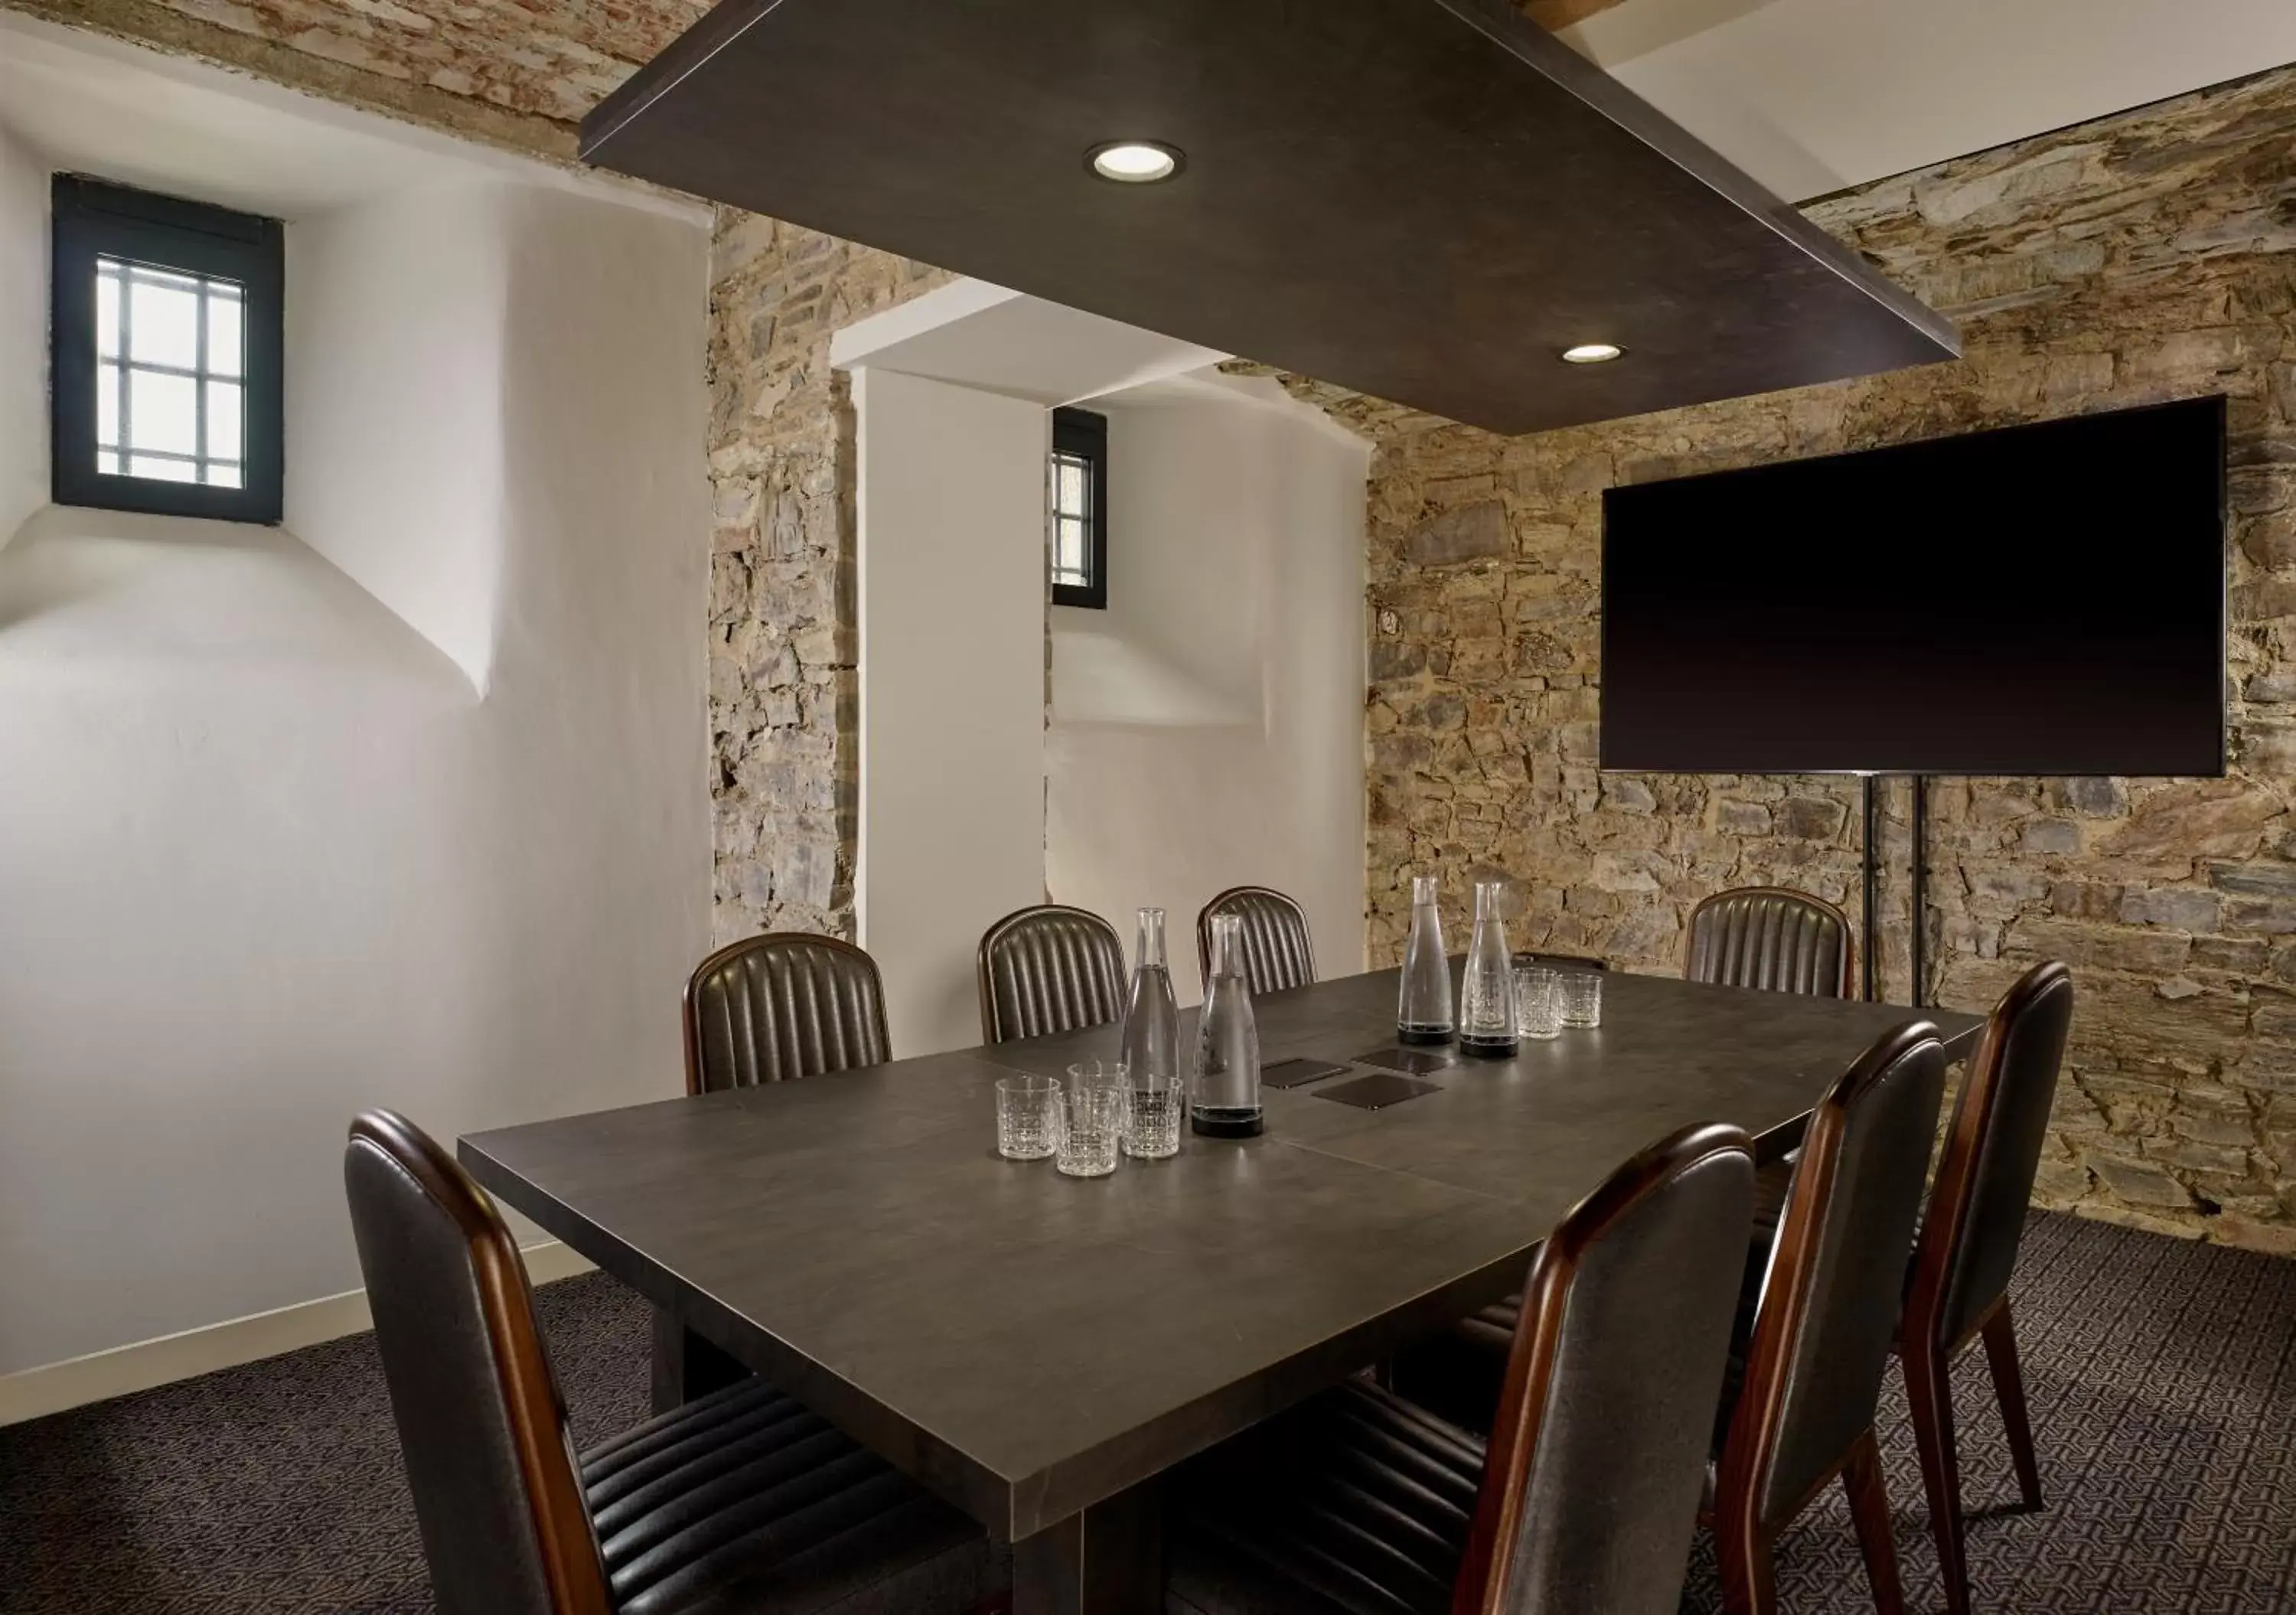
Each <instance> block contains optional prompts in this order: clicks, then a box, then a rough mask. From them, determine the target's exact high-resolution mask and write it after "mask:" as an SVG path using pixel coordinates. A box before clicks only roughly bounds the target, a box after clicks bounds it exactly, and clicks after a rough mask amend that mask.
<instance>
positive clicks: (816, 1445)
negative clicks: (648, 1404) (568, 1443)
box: [580, 1381, 1008, 1615]
mask: <svg viewBox="0 0 2296 1615" xmlns="http://www.w3.org/2000/svg"><path fill="white" fill-rule="evenodd" d="M580 1464H581V1477H582V1488H583V1491H584V1493H585V1494H586V1496H587V1497H588V1500H589V1504H590V1512H591V1516H592V1519H593V1520H594V1522H595V1524H596V1527H597V1532H598V1540H599V1544H600V1547H601V1549H602V1551H603V1554H604V1557H605V1562H606V1574H607V1578H608V1579H609V1581H610V1582H611V1586H612V1589H613V1595H614V1603H615V1608H616V1610H617V1611H618V1612H619V1615H672V1612H673V1611H675V1612H676V1615H704V1612H707V1615H736V1612H740V1615H828V1612H831V1611H836V1612H839V1615H860V1612H861V1611H872V1612H875V1611H903V1612H904V1615H906V1612H908V1611H914V1612H916V1615H942V1612H944V1611H945V1612H946V1615H961V1612H962V1611H968V1610H971V1609H972V1608H973V1607H974V1606H975V1605H976V1604H978V1603H980V1602H981V1601H982V1600H983V1599H985V1598H987V1597H988V1596H989V1595H991V1594H992V1593H994V1592H996V1591H997V1590H999V1589H1000V1588H1001V1587H1002V1586H1005V1585H1008V1582H1006V1581H1005V1580H1000V1575H1001V1574H1002V1572H1001V1571H1000V1570H999V1567H998V1566H997V1565H996V1563H995V1562H993V1559H992V1555H991V1553H990V1549H989V1544H988V1536H987V1534H986V1533H985V1532H984V1531H982V1530H981V1529H980V1527H979V1526H978V1525H975V1524H974V1523H973V1522H972V1521H969V1520H967V1519H965V1518H964V1516H963V1515H962V1514H960V1513H957V1512H956V1511H955V1509H952V1508H950V1507H949V1506H948V1505H947V1504H944V1503H942V1502H940V1501H939V1500H938V1499H936V1498H934V1497H932V1496H929V1495H927V1494H926V1493H925V1492H924V1491H923V1490H922V1488H919V1487H918V1486H917V1485H916V1484H915V1483H914V1481H912V1480H908V1479H907V1478H906V1477H905V1476H903V1475H901V1474H899V1473H898V1472H896V1471H895V1470H894V1469H893V1468H892V1467H891V1466H890V1465H889V1464H887V1463H885V1462H884V1461H883V1460H882V1459H881V1458H879V1457H877V1456H876V1455H873V1454H872V1453H870V1452H867V1451H865V1449H863V1448H862V1447H858V1446H856V1445H855V1444H854V1443H853V1442H852V1441H851V1440H849V1439H847V1438H846V1437H845V1436H844V1435H843V1434H842V1433H840V1431H837V1430H835V1429H834V1428H832V1426H831V1425H830V1424H828V1423H827V1422H824V1421H823V1420H822V1419H820V1418H818V1417H816V1416H815V1415H814V1414H811V1413H808V1411H807V1410H806V1409H805V1408H804V1407H802V1406H799V1404H798V1403H796V1402H795V1401H792V1400H791V1398H789V1397H787V1396H785V1395H783V1393H782V1392H780V1391H778V1390H775V1389H774V1388H773V1387H772V1386H770V1385H768V1384H766V1383H765V1382H763V1381H745V1382H743V1383H742V1384H739V1385H734V1386H729V1387H728V1388H726V1390H721V1391H718V1392H717V1393H716V1394H714V1395H712V1396H709V1397H704V1398H701V1400H699V1401H696V1402H692V1403H689V1404H687V1405H686V1406H684V1407H680V1408H677V1409H675V1410H674V1411H672V1412H669V1413H667V1414H661V1415H660V1417H658V1418H654V1419H650V1420H648V1421H647V1422H644V1423H643V1424H640V1425H637V1426H635V1428H633V1429H631V1430H628V1431H624V1432H623V1433H622V1434H621V1435H619V1436H618V1437H616V1438H615V1439H612V1440H611V1441H608V1442H606V1443H605V1444H603V1446H600V1447H594V1448H592V1449H591V1450H590V1451H589V1452H587V1453H586V1454H584V1455H582V1457H581V1460H580Z"/></svg>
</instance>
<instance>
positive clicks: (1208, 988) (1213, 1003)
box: [1188, 914, 1261, 1138]
mask: <svg viewBox="0 0 2296 1615" xmlns="http://www.w3.org/2000/svg"><path fill="white" fill-rule="evenodd" d="M1242 931H1243V921H1242V919H1241V918H1240V917H1238V916H1237V915H1234V914H1216V915H1214V916H1213V917H1212V965H1211V975H1210V979H1209V980H1206V982H1205V983H1204V1007H1203V1008H1202V1010H1201V1011H1200V1012H1198V1015H1197V1019H1196V1053H1195V1060H1194V1062H1193V1070H1192V1072H1191V1078H1192V1081H1193V1086H1192V1087H1191V1088H1190V1090H1189V1094H1188V1127H1189V1128H1190V1130H1192V1131H1193V1132H1196V1133H1201V1134H1202V1135H1204V1136H1205V1137H1207V1138H1249V1137H1251V1135H1253V1134H1255V1133H1257V1132H1259V1129H1260V1126H1261V1118H1260V1109H1259V1027H1258V1025H1257V1024H1256V1023H1255V1022H1254V1021H1253V1020H1252V1017H1251V986H1250V984H1249V983H1247V982H1246V981H1245V980H1244V979H1243V946H1242Z"/></svg>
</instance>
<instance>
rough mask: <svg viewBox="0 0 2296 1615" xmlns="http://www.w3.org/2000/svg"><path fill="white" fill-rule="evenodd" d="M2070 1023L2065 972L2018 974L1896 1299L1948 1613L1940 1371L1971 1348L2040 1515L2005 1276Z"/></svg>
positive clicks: (1948, 1506) (1993, 1026) (1993, 1022)
mask: <svg viewBox="0 0 2296 1615" xmlns="http://www.w3.org/2000/svg"><path fill="white" fill-rule="evenodd" d="M2072 1014H2073V982H2072V974H2071V971H2068V970H2067V969H2066V968H2065V967H2064V966H2063V965H2062V964H2061V963H2056V962H2055V961H2054V960H2052V961H2050V962H2049V963H2045V964H2038V965H2036V966H2034V967H2033V968H2032V969H2031V970H2030V971H2026V972H2025V973H2024V975H2022V976H2021V977H2019V978H2018V980H2016V982H2015V983H2014V984H2013V986H2012V987H2011V988H2009V991H2008V992H2007V993H2006V994H2005V996H2003V997H2002V1000H2001V1002H2000V1004H1997V1006H1996V1007H1995V1008H1994V1011H1993V1013H1992V1015H1991V1017H1990V1018H1989V1019H1988V1020H1987V1021H1986V1023H1985V1029H1984V1030H1983V1031H1982V1032H1981V1033H1980V1034H1979V1037H1978V1043H1977V1051H1976V1053H1974V1054H1972V1056H1971V1058H1970V1062H1969V1074H1968V1077H1967V1078H1965V1079H1964V1081H1963V1083H1962V1087H1961V1096H1960V1098H1959V1099H1958V1100H1957V1101H1956V1103H1955V1105H1954V1111H1953V1121H1952V1124H1951V1126H1950V1127H1948V1129H1947V1131H1946V1140H1945V1152H1944V1154H1943V1155H1942V1156H1941V1157H1940V1159H1939V1162H1938V1169H1937V1178H1936V1181H1935V1182H1934V1183H1933V1184H1932V1185H1931V1188H1930V1202H1929V1209H1928V1212H1927V1213H1926V1214H1925V1215H1924V1216H1923V1219H1922V1233H1921V1240H1920V1242H1919V1243H1918V1244H1917V1245H1916V1246H1915V1250H1914V1260H1913V1268H1912V1274H1911V1277H1910V1279H1909V1281H1908V1283H1907V1288H1906V1318H1905V1327H1904V1329H1903V1331H1902V1332H1901V1333H1900V1335H1899V1339H1898V1351H1899V1354H1900V1355H1901V1356H1902V1357H1904V1359H1905V1368H1906V1399H1907V1404H1908V1406H1909V1407H1910V1409H1911V1412H1912V1414H1913V1425H1914V1439H1915V1444H1916V1445H1917V1446H1918V1447H1919V1448H1920V1450H1921V1458H1922V1482H1923V1487H1924V1488H1925V1489H1926V1490H1927V1491H1928V1493H1929V1504H1930V1529H1931V1532H1932V1533H1933V1534H1934V1535H1935V1537H1936V1538H1937V1549H1938V1562H1939V1567H1940V1569H1941V1570H1943V1572H1944V1578H1945V1593H1946V1605H1947V1608H1948V1610H1950V1611H1952V1615H1968V1611H1969V1565H1968V1559H1967V1555H1966V1554H1965V1553H1964V1549H1963V1543H1962V1510H1961V1481H1960V1466H1959V1460H1958V1455H1957V1454H1956V1451H1955V1446H1954V1417H1953V1386H1952V1381H1951V1378H1950V1375H1949V1373H1948V1370H1949V1369H1950V1368H1951V1366H1952V1364H1953V1361H1954V1359H1955V1358H1956V1357H1959V1356H1961V1354H1962V1353H1964V1351H1966V1350H1968V1349H1969V1348H1970V1347H1971V1346H1972V1344H1973V1343H1975V1342H1976V1341H1979V1340H1982V1341H1984V1343H1985V1357H1986V1362H1987V1365H1988V1366H1989V1368H1990V1369H1991V1370H1992V1374H1993V1391H1994V1396H1995V1397H1996V1398H1997V1400H1998V1401H1999V1403H2000V1405H2001V1422H2002V1424H2003V1425H2004V1427H2005V1430H2006V1431H2007V1434H2008V1438H2009V1455H2010V1459H2011V1461H2012V1462H2013V1464H2014V1466H2015V1468H2016V1472H2017V1487H2018V1490H2019V1492H2020V1494H2021V1501H2022V1502H2023V1504H2024V1506H2025V1507H2026V1508H2027V1509H2028V1510H2038V1509H2039V1508H2040V1506H2041V1474H2040V1466H2039V1464H2038V1462H2037V1461H2036V1457H2035V1455H2034V1451H2033V1431H2032V1427H2031V1424H2030V1421H2029V1420H2028V1418H2027V1416H2026V1413H2025V1384H2024V1376H2023V1374H2022V1373H2021V1372H2020V1370H2019V1368H2018V1365H2017V1333H2016V1327H2015V1325H2014V1324H2013V1323H2012V1322H2011V1320H2010V1313H2009V1275H2010V1271H2011V1269H2012V1268H2013V1267H2015V1266H2016V1265H2017V1246H2018V1242H2019V1241H2020V1240H2021V1238H2022V1236H2023V1234H2024V1231H2025V1209H2026V1207H2027V1205H2028V1204H2029V1203H2030V1201H2031V1200H2032V1196H2033V1176H2034V1174H2035V1172H2036V1171H2037V1170H2038V1168H2039V1166H2040V1160H2041V1146H2042V1144H2043V1143H2044V1142H2045V1141H2046V1139H2047V1137H2048V1123H2049V1106H2050V1103H2051V1102H2052V1101H2053V1100H2054V1098H2055V1096H2056V1090H2057V1074H2058V1071H2059V1069H2060V1068H2061V1067H2062V1064H2063V1063H2064V1055H2065V1040H2066V1037H2067V1036H2068V1034H2069V1033H2070V1032H2071V1027H2072Z"/></svg>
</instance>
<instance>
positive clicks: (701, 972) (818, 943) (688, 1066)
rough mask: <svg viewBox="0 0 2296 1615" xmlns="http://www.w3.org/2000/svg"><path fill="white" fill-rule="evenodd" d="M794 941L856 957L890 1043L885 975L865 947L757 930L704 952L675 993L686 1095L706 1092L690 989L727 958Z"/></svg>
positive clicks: (814, 934)
mask: <svg viewBox="0 0 2296 1615" xmlns="http://www.w3.org/2000/svg"><path fill="white" fill-rule="evenodd" d="M798 943H803V944H805V945H807V946H808V947H826V948H828V949H829V950H830V951H831V952H832V953H840V954H844V955H848V956H849V957H851V958H854V959H857V960H859V961H860V962H861V963H862V964H863V965H865V966H866V967H867V969H868V971H869V976H870V979H871V980H873V981H875V982H876V984H877V1037H878V1040H879V1041H880V1042H881V1043H883V1044H884V1045H886V1046H887V1047H888V1048H890V1047H891V1046H892V1036H891V1034H890V1032H889V1031H888V1030H887V1029H886V1027H885V978H884V975H883V973H882V972H881V971H879V970H878V968H877V962H876V961H875V960H874V959H873V958H871V957H870V956H869V955H868V953H867V952H866V951H865V949H863V948H861V947H857V946H856V945H855V944H853V943H851V942H848V941H847V940H846V939H844V938H842V937H832V936H825V935H824V934H822V933H821V932H819V931H810V930H768V931H761V932H759V933H758V935H756V936H754V937H744V938H742V939H741V940H740V941H739V942H728V943H727V944H726V946H725V947H720V948H717V949H714V950H713V951H711V952H710V953H709V954H708V955H705V956H704V957H703V959H702V961H701V963H699V964H697V965H695V966H694V967H693V973H692V974H691V975H689V976H687V977H686V978H685V990H684V991H683V992H681V993H680V994H679V995H678V1001H677V1002H678V1015H677V1019H678V1023H679V1024H680V1025H681V1026H682V1027H683V1028H684V1029H685V1091H686V1093H687V1094H688V1095H690V1096H691V1095H698V1094H702V1093H705V1092H707V1090H706V1089H704V1088H703V1087H702V1086H701V1013H700V1012H699V1011H698V1010H697V1009H696V1008H695V1005H694V1002H693V996H694V993H695V991H696V990H697V989H698V988H700V987H701V983H702V980H703V979H704V978H706V977H708V976H709V974H710V973H711V972H712V971H715V970H717V967H718V966H719V965H721V964H725V963H727V962H728V961H731V960H734V959H739V958H741V957H742V956H743V955H748V954H752V953H757V952H760V951H763V950H765V949H767V948H772V947H791V946H793V945H795V944H798Z"/></svg>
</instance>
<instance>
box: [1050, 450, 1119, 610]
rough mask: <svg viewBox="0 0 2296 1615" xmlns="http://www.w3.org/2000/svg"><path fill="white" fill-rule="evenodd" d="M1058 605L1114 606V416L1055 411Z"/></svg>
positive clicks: (1055, 600)
mask: <svg viewBox="0 0 2296 1615" xmlns="http://www.w3.org/2000/svg"><path fill="white" fill-rule="evenodd" d="M1052 489H1053V493H1052V503H1053V603H1054V605H1070V606H1091V607H1093V608H1094V609H1095V610H1098V611H1105V610H1107V608H1108V417H1107V416H1106V415H1096V414H1093V413H1092V412H1091V411H1090V410H1086V409H1056V410H1054V411H1053V477H1052Z"/></svg>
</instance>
